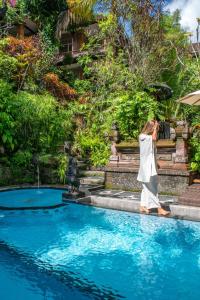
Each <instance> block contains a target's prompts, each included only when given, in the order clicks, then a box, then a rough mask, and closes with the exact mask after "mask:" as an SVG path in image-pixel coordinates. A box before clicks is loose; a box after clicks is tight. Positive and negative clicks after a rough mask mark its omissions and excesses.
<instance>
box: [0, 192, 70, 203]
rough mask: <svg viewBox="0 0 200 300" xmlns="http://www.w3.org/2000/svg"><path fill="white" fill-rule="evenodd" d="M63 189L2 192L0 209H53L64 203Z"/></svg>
mask: <svg viewBox="0 0 200 300" xmlns="http://www.w3.org/2000/svg"><path fill="white" fill-rule="evenodd" d="M64 191H66V190H61V189H48V188H42V189H16V190H12V191H3V192H0V207H2V208H3V207H6V208H30V207H33V208H34V207H53V206H57V205H60V204H61V203H62V193H63V192H64Z"/></svg>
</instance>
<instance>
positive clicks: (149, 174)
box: [137, 133, 161, 209]
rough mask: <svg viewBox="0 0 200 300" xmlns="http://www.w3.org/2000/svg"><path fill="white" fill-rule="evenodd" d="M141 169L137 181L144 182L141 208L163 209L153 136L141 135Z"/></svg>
mask: <svg viewBox="0 0 200 300" xmlns="http://www.w3.org/2000/svg"><path fill="white" fill-rule="evenodd" d="M139 144H140V168H139V172H138V177H137V180H138V181H141V182H142V187H143V189H142V193H141V206H145V207H146V208H147V209H151V208H158V207H161V206H160V203H159V199H158V173H157V167H156V154H155V145H154V142H153V139H152V136H151V135H147V134H143V133H142V134H140V136H139Z"/></svg>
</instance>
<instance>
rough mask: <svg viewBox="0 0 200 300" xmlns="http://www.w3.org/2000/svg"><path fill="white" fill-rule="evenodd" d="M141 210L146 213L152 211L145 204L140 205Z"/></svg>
mask: <svg viewBox="0 0 200 300" xmlns="http://www.w3.org/2000/svg"><path fill="white" fill-rule="evenodd" d="M140 212H141V213H145V214H149V212H150V211H149V209H148V208H146V207H145V206H140Z"/></svg>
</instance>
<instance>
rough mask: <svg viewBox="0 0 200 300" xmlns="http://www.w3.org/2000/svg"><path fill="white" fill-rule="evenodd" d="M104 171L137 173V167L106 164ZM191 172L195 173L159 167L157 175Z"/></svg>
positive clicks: (190, 172) (185, 174)
mask: <svg viewBox="0 0 200 300" xmlns="http://www.w3.org/2000/svg"><path fill="white" fill-rule="evenodd" d="M105 172H116V173H138V168H133V167H130V168H128V167H121V166H119V167H114V166H113V167H112V166H108V167H106V168H105ZM191 174H195V172H193V171H188V170H176V169H159V170H158V175H171V176H176V175H179V176H189V175H191Z"/></svg>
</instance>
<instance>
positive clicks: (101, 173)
mask: <svg viewBox="0 0 200 300" xmlns="http://www.w3.org/2000/svg"><path fill="white" fill-rule="evenodd" d="M79 174H80V175H81V177H102V178H104V176H105V172H104V171H92V170H80V172H79Z"/></svg>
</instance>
